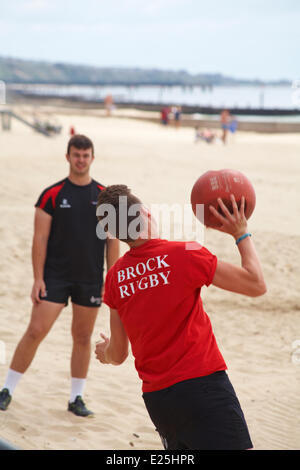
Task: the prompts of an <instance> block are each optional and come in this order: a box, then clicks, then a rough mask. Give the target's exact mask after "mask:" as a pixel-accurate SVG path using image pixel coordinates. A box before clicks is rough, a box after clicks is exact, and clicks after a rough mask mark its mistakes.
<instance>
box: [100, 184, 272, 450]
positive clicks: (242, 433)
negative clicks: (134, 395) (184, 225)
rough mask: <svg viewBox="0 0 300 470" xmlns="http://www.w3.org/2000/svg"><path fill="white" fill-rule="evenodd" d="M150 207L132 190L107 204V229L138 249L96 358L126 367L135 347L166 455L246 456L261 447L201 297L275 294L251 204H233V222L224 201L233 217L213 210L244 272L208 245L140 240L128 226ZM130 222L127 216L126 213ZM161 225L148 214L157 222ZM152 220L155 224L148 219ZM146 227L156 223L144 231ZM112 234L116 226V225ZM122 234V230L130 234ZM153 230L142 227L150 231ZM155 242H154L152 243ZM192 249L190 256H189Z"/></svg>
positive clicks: (124, 265) (125, 265) (120, 267)
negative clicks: (255, 237) (206, 290)
mask: <svg viewBox="0 0 300 470" xmlns="http://www.w3.org/2000/svg"><path fill="white" fill-rule="evenodd" d="M121 196H122V197H124V196H125V197H126V198H127V204H128V212H129V211H130V207H132V206H133V205H134V204H140V208H141V213H144V214H145V210H144V209H143V205H142V203H141V201H139V199H138V198H136V197H135V196H134V195H132V194H131V192H130V190H129V189H128V188H127V187H126V186H124V185H116V186H110V187H108V188H107V189H106V190H105V191H103V192H101V194H100V195H99V199H98V209H97V213H98V220H99V221H100V224H101V221H102V229H103V230H104V231H105V230H108V231H109V233H110V234H111V235H113V236H116V237H117V238H119V239H120V240H123V241H125V242H126V243H128V245H129V247H130V250H129V251H128V252H126V253H125V255H124V256H123V257H122V258H120V259H119V260H118V261H117V262H116V263H115V265H114V266H113V267H112V269H110V271H109V272H108V274H107V277H106V283H105V295H104V302H105V303H106V304H107V305H108V306H109V307H110V328H111V337H110V339H108V338H107V337H106V336H105V335H103V334H101V337H102V339H103V341H101V342H99V343H98V344H97V346H96V356H97V358H98V359H99V361H100V362H102V363H103V364H115V365H118V364H121V363H122V362H124V361H125V359H126V357H127V355H128V344H129V341H130V344H131V348H132V353H133V356H134V357H135V366H136V369H137V371H138V374H139V376H140V378H141V379H142V382H143V386H142V390H143V399H144V401H145V405H146V408H147V410H148V413H149V415H150V418H151V419H152V421H153V423H154V425H155V427H156V429H157V430H158V432H159V434H160V436H161V439H162V442H163V444H164V447H165V449H171V450H178V449H198V450H221V449H222V450H243V449H249V448H252V442H251V438H250V436H249V432H248V428H247V424H246V421H245V418H244V415H243V412H242V410H241V407H240V404H239V401H238V399H237V397H236V394H235V392H234V389H233V387H232V385H231V383H230V381H229V378H228V376H227V373H226V371H225V370H226V368H227V367H226V364H225V361H224V359H223V357H222V354H221V353H220V351H219V348H218V346H217V343H216V339H215V336H214V334H213V331H212V327H211V323H210V320H209V317H208V316H207V314H206V313H205V311H204V309H203V305H202V301H201V297H200V292H201V287H202V286H204V285H206V286H209V285H210V284H213V285H215V286H217V287H220V288H221V289H226V290H229V291H232V292H236V293H239V294H243V295H247V296H253V297H255V296H259V295H262V294H264V293H265V291H266V286H265V282H264V278H263V274H262V270H261V267H260V262H259V259H258V256H257V254H256V251H255V248H254V244H253V242H252V240H251V238H250V234H248V232H247V221H246V218H245V215H244V199H243V201H242V204H241V207H240V210H238V207H237V204H236V202H235V199H234V197H233V196H231V199H232V204H233V214H231V213H230V212H229V211H228V209H227V208H226V206H225V205H224V204H223V202H222V200H219V205H220V207H221V209H222V211H223V214H222V215H221V214H219V213H218V212H217V211H216V210H215V209H214V208H211V211H212V212H213V214H214V215H215V217H217V218H218V219H219V221H220V225H221V226H220V230H221V231H223V232H225V233H228V234H230V235H232V236H233V237H234V239H235V240H236V243H237V248H238V249H239V252H240V255H241V267H238V266H234V265H231V264H228V263H225V262H223V261H220V260H217V258H216V256H214V255H213V254H212V253H210V252H209V251H208V250H207V249H206V248H204V247H203V246H201V245H200V244H197V243H195V244H194V246H193V249H190V248H191V246H190V245H189V246H188V245H187V244H186V243H185V242H171V241H166V240H161V239H159V238H157V235H154V237H153V221H152V222H151V221H150V228H149V227H148V228H149V230H148V231H147V230H146V235H145V233H142V232H141V233H140V235H139V236H137V237H132V236H130V234H129V229H128V228H129V226H130V224H132V222H133V217H132V216H131V217H128V218H127V227H126V228H127V230H126V232H127V233H125V234H124V233H122V234H121V231H122V230H123V231H124V227H123V228H122V227H121V226H120V224H118V221H119V220H121V219H122V217H124V214H121V219H120V213H121V212H124V211H126V210H127V208H126V207H125V206H124V205H122V204H119V201H120V199H119V198H120V197H121ZM105 204H109V205H111V206H112V207H114V209H115V213H116V221H117V223H115V226H114V227H113V229H111V228H110V227H109V226H108V227H106V228H104V227H103V226H104V222H106V220H107V219H106V220H104V219H105V218H104V216H103V212H102V215H100V216H99V209H101V208H103V207H107V206H104V205H105ZM126 215H127V213H126ZM149 217H150V220H151V216H149V215H148V218H149ZM144 220H147V215H145V218H144ZM144 225H145V227H146V226H147V224H146V223H145V224H144ZM111 227H112V225H111ZM121 228H122V230H121ZM142 230H144V232H145V229H144V227H141V231H142ZM150 234H152V237H151V235H150ZM187 248H189V249H187Z"/></svg>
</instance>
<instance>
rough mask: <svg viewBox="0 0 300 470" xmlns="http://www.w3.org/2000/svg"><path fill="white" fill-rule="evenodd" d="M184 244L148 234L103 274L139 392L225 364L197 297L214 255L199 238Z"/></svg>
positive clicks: (106, 298) (211, 272)
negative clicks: (125, 338)
mask: <svg viewBox="0 0 300 470" xmlns="http://www.w3.org/2000/svg"><path fill="white" fill-rule="evenodd" d="M186 248H187V245H186V243H185V242H170V241H167V240H160V239H154V240H148V241H147V242H145V243H144V244H143V245H140V246H139V247H136V248H131V249H130V250H129V251H128V252H127V253H125V255H124V256H123V257H122V258H120V259H119V260H118V261H117V262H116V263H115V264H114V266H113V267H112V268H111V269H110V270H109V272H108V273H107V276H106V281H105V294H104V302H105V303H106V304H107V305H108V306H109V307H111V308H113V309H115V310H117V311H118V313H119V315H120V318H121V321H122V323H123V325H124V328H125V330H126V333H127V335H128V338H129V341H130V343H131V349H132V354H133V356H134V357H135V367H136V369H137V372H138V374H139V376H140V378H141V379H142V381H143V387H142V390H143V392H151V391H155V390H160V389H162V388H166V387H169V386H170V385H173V384H175V383H177V382H181V381H183V380H187V379H192V378H196V377H200V376H204V375H209V374H212V373H213V372H216V371H219V370H225V369H226V364H225V361H224V359H223V357H222V355H221V353H220V351H219V348H218V346H217V343H216V339H215V336H214V334H213V331H212V327H211V323H210V320H209V317H208V316H207V314H206V313H205V311H204V310H203V306H202V301H201V297H200V291H201V287H202V286H203V285H206V286H209V284H211V282H212V280H213V277H214V273H215V270H216V266H217V258H216V256H214V255H213V254H211V253H210V252H209V251H208V250H207V249H206V248H204V247H202V246H201V245H199V244H198V243H195V244H194V245H193V248H195V249H186ZM189 248H191V246H189Z"/></svg>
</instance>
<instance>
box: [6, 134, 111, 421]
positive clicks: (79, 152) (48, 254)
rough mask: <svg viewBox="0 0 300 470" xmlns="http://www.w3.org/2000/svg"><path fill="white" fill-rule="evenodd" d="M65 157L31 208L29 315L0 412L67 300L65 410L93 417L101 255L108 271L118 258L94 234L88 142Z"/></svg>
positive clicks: (95, 191) (72, 145) (74, 145)
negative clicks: (88, 395)
mask: <svg viewBox="0 0 300 470" xmlns="http://www.w3.org/2000/svg"><path fill="white" fill-rule="evenodd" d="M66 158H67V161H68V162H69V175H68V177H67V178H65V179H63V180H61V181H59V182H58V183H55V184H53V185H52V186H50V187H48V188H47V189H45V190H44V191H43V192H42V194H41V195H40V197H39V199H38V201H37V203H36V205H35V207H36V212H35V222H34V236H33V245H32V264H33V273H34V284H33V288H32V294H31V298H32V302H33V308H32V315H31V320H30V324H29V326H28V328H27V330H26V332H25V334H24V336H23V337H22V339H21V341H20V342H19V344H18V346H17V348H16V351H15V353H14V356H13V359H12V361H11V365H10V368H9V371H8V374H7V377H6V381H5V384H4V387H3V389H2V391H1V392H0V409H1V410H5V409H6V408H7V406H8V405H9V403H10V401H11V397H12V394H13V391H14V389H15V386H16V385H17V383H18V382H19V380H20V378H21V377H22V375H23V374H24V372H25V371H26V370H27V368H28V367H29V365H30V364H31V362H32V360H33V358H34V356H35V353H36V350H37V348H38V346H39V344H40V343H41V341H42V340H43V339H44V338H45V336H46V335H47V333H48V332H49V331H50V329H51V327H52V325H53V323H54V322H55V320H56V319H57V317H58V315H59V314H60V312H61V311H62V309H63V308H64V307H65V306H66V305H67V303H68V299H69V298H70V299H71V302H72V310H73V320H72V336H73V350H72V357H71V396H70V400H69V403H68V410H69V411H71V412H73V413H74V414H76V415H78V416H91V415H92V414H93V413H92V412H91V411H90V410H88V409H87V408H86V406H85V404H84V402H83V399H82V395H83V390H84V386H85V382H86V377H87V372H88V366H89V361H90V352H91V346H90V338H91V335H92V332H93V328H94V324H95V320H96V317H97V313H98V310H99V307H100V305H101V291H102V286H103V270H104V260H105V252H106V261H107V268H108V269H109V268H110V267H111V266H112V265H113V264H114V262H115V261H116V260H117V259H118V257H119V243H118V241H117V240H103V239H99V238H98V237H97V234H96V226H97V218H96V204H97V200H98V196H99V194H100V192H101V191H102V190H103V189H104V186H103V185H102V184H100V183H98V182H97V181H95V180H93V179H92V178H91V176H90V167H91V164H92V162H93V160H94V148H93V143H92V141H91V140H90V139H89V138H87V137H86V136H82V135H75V136H73V137H72V138H71V139H70V141H69V143H68V148H67V155H66Z"/></svg>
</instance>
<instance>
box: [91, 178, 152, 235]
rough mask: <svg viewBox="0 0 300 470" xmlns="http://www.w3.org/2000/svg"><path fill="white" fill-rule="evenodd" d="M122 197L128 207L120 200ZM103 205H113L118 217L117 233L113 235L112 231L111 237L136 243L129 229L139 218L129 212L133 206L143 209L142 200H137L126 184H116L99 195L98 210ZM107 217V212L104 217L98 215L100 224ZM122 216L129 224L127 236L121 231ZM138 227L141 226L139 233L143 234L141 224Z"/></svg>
mask: <svg viewBox="0 0 300 470" xmlns="http://www.w3.org/2000/svg"><path fill="white" fill-rule="evenodd" d="M120 197H126V206H125V205H124V204H123V203H122V200H120ZM103 204H108V205H111V206H113V207H114V209H115V215H116V220H115V233H111V230H110V233H111V235H113V236H114V237H116V238H118V239H119V240H122V241H125V242H132V241H134V240H135V239H133V238H132V237H130V235H129V233H128V228H129V225H130V223H131V222H132V221H133V220H135V219H136V218H137V215H128V210H129V208H130V207H131V206H133V205H138V206H139V207H141V206H142V202H141V201H140V199H139V198H137V197H136V196H135V195H134V194H132V193H131V190H130V189H129V188H128V186H126V185H125V184H115V185H112V186H107V188H106V189H105V190H104V191H101V193H100V194H99V197H98V203H97V209H98V208H99V207H100V206H101V205H103ZM125 211H126V213H125ZM139 212H140V211H139ZM97 213H98V210H97ZM107 215H108V214H107V212H106V211H105V212H104V215H100V216H99V215H97V218H98V220H99V222H101V220H102V219H104V218H105V217H106V216H107ZM120 215H121V218H122V219H123V217H125V216H126V224H127V225H126V227H125V228H126V234H123V231H122V230H120V229H121V227H120ZM122 216H123V217H122ZM138 225H139V230H138V231H139V232H140V233H141V232H142V229H143V227H142V226H141V224H138ZM122 229H124V227H122ZM104 230H105V231H107V229H105V228H104Z"/></svg>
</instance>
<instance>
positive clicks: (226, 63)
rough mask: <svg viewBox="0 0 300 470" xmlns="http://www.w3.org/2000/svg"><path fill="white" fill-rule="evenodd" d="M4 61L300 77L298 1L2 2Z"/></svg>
mask: <svg viewBox="0 0 300 470" xmlns="http://www.w3.org/2000/svg"><path fill="white" fill-rule="evenodd" d="M0 55H2V56H12V57H19V58H25V59H43V60H47V61H51V62H62V61H63V62H70V63H76V64H88V65H96V66H124V67H143V68H161V69H167V70H187V71H188V72H191V73H205V72H208V73H215V72H219V73H222V74H224V75H230V76H234V77H237V78H261V79H271V80H272V79H280V78H287V79H292V80H294V79H300V1H299V0H207V1H203V0H81V1H79V0H0Z"/></svg>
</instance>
